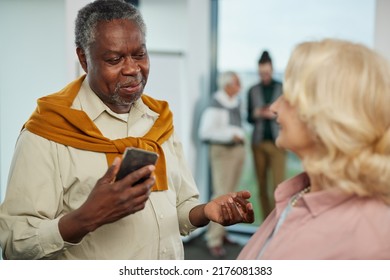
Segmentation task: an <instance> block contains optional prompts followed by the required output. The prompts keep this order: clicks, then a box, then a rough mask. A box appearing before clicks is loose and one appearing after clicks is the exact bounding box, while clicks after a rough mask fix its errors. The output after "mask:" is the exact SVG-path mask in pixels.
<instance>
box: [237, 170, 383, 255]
mask: <svg viewBox="0 0 390 280" xmlns="http://www.w3.org/2000/svg"><path fill="white" fill-rule="evenodd" d="M309 184H310V182H309V178H308V176H307V175H306V173H302V174H300V175H298V176H295V177H293V178H291V179H290V180H287V181H285V182H283V183H281V184H280V185H279V186H278V188H277V189H276V191H275V201H276V208H275V209H274V210H273V211H272V212H271V214H270V215H269V216H268V217H267V219H266V220H265V221H264V223H263V224H262V225H261V226H260V228H259V229H258V230H257V231H256V233H255V234H254V235H253V236H252V237H251V239H250V240H249V241H248V243H247V244H246V246H245V247H244V248H243V249H242V251H241V253H240V255H239V256H238V259H251V260H253V259H258V258H259V257H258V256H259V252H260V250H261V248H262V247H263V245H264V244H265V242H266V240H267V238H268V237H269V236H270V234H271V233H272V231H273V229H274V227H275V225H276V223H277V221H278V219H279V217H280V215H281V213H282V212H283V210H284V209H285V208H286V206H287V204H288V202H289V200H290V199H291V197H292V196H294V195H295V194H296V193H298V192H299V191H300V190H302V189H304V188H305V187H307V186H308V185H309ZM260 259H269V260H275V259H280V260H281V259H297V260H309V259H314V260H321V259H333V260H335V259H363V260H369V259H390V206H389V205H386V204H385V203H383V202H381V201H379V200H376V199H373V198H360V197H358V196H356V195H353V194H345V193H343V192H342V191H341V190H339V189H336V188H333V189H331V190H323V191H318V192H313V193H307V194H305V195H304V196H303V197H302V198H301V199H300V200H298V201H297V203H296V205H295V207H293V208H292V210H291V211H290V213H289V214H288V215H287V217H286V219H285V221H284V222H283V224H282V225H281V227H280V228H279V230H278V232H277V233H276V234H275V235H274V236H273V237H272V239H271V240H270V241H269V243H268V245H267V247H266V248H265V249H264V251H263V253H262V255H261V256H260Z"/></svg>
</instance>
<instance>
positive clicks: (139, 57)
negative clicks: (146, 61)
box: [133, 52, 146, 59]
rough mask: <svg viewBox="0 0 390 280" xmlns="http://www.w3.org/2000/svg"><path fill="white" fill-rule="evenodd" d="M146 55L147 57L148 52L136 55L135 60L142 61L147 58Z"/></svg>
mask: <svg viewBox="0 0 390 280" xmlns="http://www.w3.org/2000/svg"><path fill="white" fill-rule="evenodd" d="M145 55H146V52H142V53H138V54H136V55H134V56H133V58H135V59H142V58H144V57H145Z"/></svg>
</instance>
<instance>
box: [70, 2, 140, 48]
mask: <svg viewBox="0 0 390 280" xmlns="http://www.w3.org/2000/svg"><path fill="white" fill-rule="evenodd" d="M114 19H127V20H130V21H133V22H134V23H135V24H136V25H137V26H138V27H139V29H140V31H141V33H142V35H143V36H144V37H145V36H146V25H145V22H144V20H143V18H142V16H141V14H140V12H139V11H138V9H137V8H136V7H134V6H133V5H131V4H129V3H126V2H125V1H123V0H96V1H94V2H92V3H89V4H88V5H86V6H85V7H83V8H82V9H81V10H80V11H79V12H78V14H77V18H76V27H75V43H76V47H78V48H81V49H83V50H84V51H85V52H86V53H88V52H89V47H90V45H91V44H92V43H93V42H94V41H95V39H96V38H95V36H96V25H97V24H98V23H99V22H101V21H107V22H108V21H112V20H114Z"/></svg>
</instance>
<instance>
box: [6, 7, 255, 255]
mask: <svg viewBox="0 0 390 280" xmlns="http://www.w3.org/2000/svg"><path fill="white" fill-rule="evenodd" d="M145 29H146V28H145V24H144V22H143V19H142V17H141V15H140V13H139V11H138V10H137V9H136V8H135V7H134V6H132V5H130V4H127V3H126V2H124V1H121V0H97V1H94V2H91V3H89V4H87V5H86V6H85V7H84V8H82V9H81V10H80V11H79V13H78V16H77V19H76V27H75V37H76V39H75V41H76V52H77V55H78V58H79V61H80V64H81V66H82V68H83V69H84V71H85V72H86V75H83V76H81V77H80V78H78V79H76V80H75V81H73V82H71V83H70V84H68V85H67V86H65V88H63V89H62V90H60V91H59V92H57V93H55V94H51V95H48V96H45V97H42V98H40V99H39V100H38V106H37V109H36V111H35V112H34V113H33V114H32V116H31V117H30V119H29V120H28V121H27V122H26V123H25V125H24V128H23V130H22V132H21V133H20V136H19V138H18V141H17V144H16V149H15V153H14V157H13V161H12V164H11V168H10V173H9V180H8V186H7V192H6V197H5V200H4V202H3V203H2V205H1V206H0V245H1V248H2V252H3V257H4V258H5V259H102V260H103V259H104V260H106V259H109V260H110V259H111V260H112V259H114V260H118V259H184V250H183V244H182V240H181V235H188V234H190V233H191V231H193V230H194V229H195V228H197V227H201V226H205V225H207V224H208V223H209V221H213V222H217V223H221V224H223V225H230V224H234V223H239V222H248V223H251V222H253V220H254V217H253V209H252V205H251V204H250V203H249V201H248V200H247V199H249V198H250V193H249V192H248V191H241V192H236V193H230V194H227V195H224V196H220V197H218V198H215V199H214V200H212V201H210V202H208V203H206V204H201V203H200V201H199V199H198V196H199V193H198V190H197V188H196V185H195V183H194V180H193V178H192V175H191V174H190V171H189V168H188V166H187V164H186V162H185V159H184V155H183V151H182V146H181V143H180V141H179V140H178V138H177V136H176V135H175V133H174V129H173V120H172V113H171V111H170V110H169V106H168V104H167V102H165V101H159V100H156V99H154V98H152V97H150V96H148V95H145V94H144V93H143V90H144V87H145V85H146V82H147V78H148V74H149V57H148V52H147V48H146V43H145V35H146V34H145V33H146V31H145ZM126 147H136V148H141V149H144V150H148V151H153V152H156V153H158V155H159V159H158V161H157V164H156V165H155V166H154V165H147V166H145V167H143V168H140V169H138V170H136V171H134V172H132V173H130V174H129V175H127V176H126V177H124V178H123V179H120V180H115V177H116V174H117V172H118V170H119V167H120V164H121V155H122V154H123V152H124V150H125V149H126ZM145 177H146V178H147V179H146V180H145V181H143V182H142V183H137V181H138V180H139V179H141V178H145Z"/></svg>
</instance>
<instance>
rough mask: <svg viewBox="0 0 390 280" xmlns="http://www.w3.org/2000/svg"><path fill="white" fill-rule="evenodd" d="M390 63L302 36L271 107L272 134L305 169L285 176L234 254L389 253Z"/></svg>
mask: <svg viewBox="0 0 390 280" xmlns="http://www.w3.org/2000/svg"><path fill="white" fill-rule="evenodd" d="M389 105H390V66H389V64H388V63H387V62H386V61H385V59H384V58H382V57H380V56H379V55H378V54H376V53H375V52H374V51H372V50H370V49H368V48H367V47H365V46H363V45H360V44H354V43H350V42H346V41H340V40H333V39H326V40H323V41H320V42H306V43H302V44H300V45H298V46H297V47H296V49H295V50H294V51H293V53H292V56H291V58H290V61H289V63H288V65H287V69H286V72H285V80H284V94H283V95H282V96H281V97H280V98H279V99H278V100H277V101H275V102H274V103H273V104H272V106H271V110H272V111H273V112H274V113H275V114H276V116H277V122H278V123H279V125H280V134H279V136H278V138H277V140H276V144H277V145H278V146H279V147H281V148H284V149H287V150H290V151H292V152H294V153H295V154H296V155H298V157H299V158H300V159H301V160H302V164H303V167H304V169H305V172H304V173H302V174H300V175H298V176H296V177H294V178H292V179H289V180H287V181H285V182H283V183H281V184H280V185H279V186H278V188H277V190H276V192H275V200H276V209H275V210H274V211H273V212H272V213H271V214H270V215H269V216H268V218H267V219H266V221H265V222H264V223H263V224H262V225H261V227H260V228H259V229H258V231H257V232H256V233H255V234H254V235H253V236H252V238H251V240H250V241H249V242H248V244H247V245H246V246H245V247H244V248H243V250H242V252H241V253H240V255H239V257H238V258H239V259H390V109H389Z"/></svg>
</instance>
